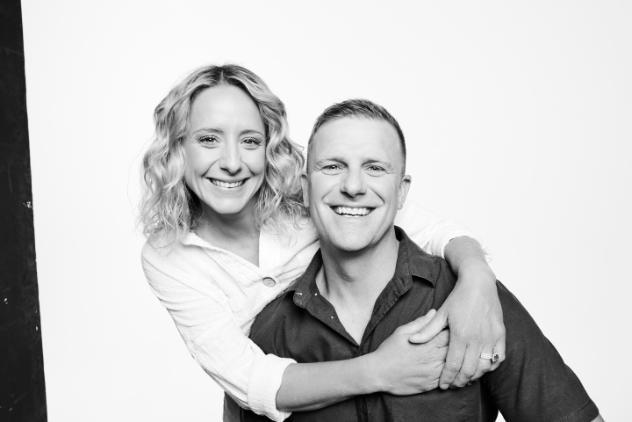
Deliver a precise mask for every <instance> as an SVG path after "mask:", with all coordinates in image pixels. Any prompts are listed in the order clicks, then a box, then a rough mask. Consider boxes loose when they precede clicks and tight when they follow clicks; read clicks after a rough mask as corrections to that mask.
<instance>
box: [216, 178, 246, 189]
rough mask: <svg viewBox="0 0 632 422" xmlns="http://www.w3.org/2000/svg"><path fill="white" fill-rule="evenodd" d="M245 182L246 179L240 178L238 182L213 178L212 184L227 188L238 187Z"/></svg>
mask: <svg viewBox="0 0 632 422" xmlns="http://www.w3.org/2000/svg"><path fill="white" fill-rule="evenodd" d="M244 182H245V180H240V181H238V182H224V181H222V180H217V179H211V183H212V184H214V185H215V186H219V187H220V188H225V189H233V188H238V187H239V186H241V185H243V184H244Z"/></svg>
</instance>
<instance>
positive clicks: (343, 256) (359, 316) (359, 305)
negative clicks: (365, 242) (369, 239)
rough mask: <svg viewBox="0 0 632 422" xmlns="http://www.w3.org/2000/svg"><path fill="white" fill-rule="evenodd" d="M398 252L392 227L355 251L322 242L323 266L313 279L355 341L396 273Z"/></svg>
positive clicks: (360, 335)
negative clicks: (366, 245) (369, 245)
mask: <svg viewBox="0 0 632 422" xmlns="http://www.w3.org/2000/svg"><path fill="white" fill-rule="evenodd" d="M398 251H399V242H398V241H397V238H396V237H395V230H394V229H391V230H389V232H388V233H387V234H386V235H385V236H384V238H382V239H381V241H380V242H379V243H378V244H377V245H375V246H373V247H371V248H367V249H364V250H362V251H358V252H353V253H351V252H346V251H341V250H339V249H336V248H333V247H331V245H327V244H321V254H322V257H323V268H322V269H321V271H320V272H319V274H318V277H317V278H316V283H317V285H318V289H319V290H320V292H321V294H322V295H323V296H324V297H325V298H326V299H327V300H329V302H331V304H332V305H333V306H334V308H335V309H336V313H337V314H338V317H339V318H340V321H341V323H342V325H343V326H344V327H345V329H346V330H347V332H348V333H349V334H350V335H351V336H352V337H353V338H354V339H355V340H356V342H358V343H360V340H361V339H362V334H363V333H364V329H365V328H366V325H367V324H368V322H369V320H370V319H371V313H372V311H373V307H374V305H375V301H376V300H377V298H378V296H379V295H380V293H381V292H382V290H384V287H385V286H386V285H387V284H388V282H389V281H390V280H391V278H392V277H393V274H394V273H395V267H396V265H397V254H398Z"/></svg>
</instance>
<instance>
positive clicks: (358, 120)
mask: <svg viewBox="0 0 632 422" xmlns="http://www.w3.org/2000/svg"><path fill="white" fill-rule="evenodd" d="M307 159H308V174H307V175H306V176H305V178H304V179H303V181H304V183H303V192H304V193H303V195H304V200H305V203H306V205H307V206H309V212H310V215H311V217H312V220H313V221H314V224H315V226H316V229H317V230H318V234H319V236H320V240H321V244H323V245H328V246H333V247H335V248H337V249H340V250H344V251H347V252H358V251H362V250H365V249H367V248H371V247H373V246H375V245H377V244H379V242H380V241H381V240H382V239H383V238H384V236H385V235H386V234H387V233H388V231H389V230H392V227H393V221H394V219H395V214H396V213H397V210H398V209H400V208H401V206H402V205H403V204H404V200H405V199H406V194H407V193H408V187H409V185H410V177H408V176H404V175H403V168H404V159H403V156H402V150H401V146H400V143H399V138H398V136H397V132H396V131H395V129H394V128H393V127H392V126H391V125H390V124H389V123H387V122H385V121H383V120H374V119H369V118H364V117H344V118H339V119H336V120H332V121H330V122H327V123H325V124H324V125H323V126H321V127H320V128H319V129H318V131H317V132H316V133H315V135H314V137H313V139H312V146H311V149H310V151H309V156H308V157H307Z"/></svg>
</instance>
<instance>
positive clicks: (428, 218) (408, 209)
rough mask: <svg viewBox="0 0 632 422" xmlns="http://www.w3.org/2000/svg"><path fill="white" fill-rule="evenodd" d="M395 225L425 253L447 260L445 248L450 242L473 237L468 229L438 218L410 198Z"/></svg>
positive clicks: (399, 213) (398, 215)
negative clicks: (456, 238) (458, 238)
mask: <svg viewBox="0 0 632 422" xmlns="http://www.w3.org/2000/svg"><path fill="white" fill-rule="evenodd" d="M395 224H396V225H397V226H400V227H401V228H402V229H404V231H405V232H406V234H407V235H408V236H409V237H410V238H411V239H412V240H413V241H415V243H416V244H417V245H419V247H421V248H422V249H423V250H424V251H425V252H427V253H429V254H431V255H436V256H440V257H442V258H445V256H444V252H445V247H446V246H447V245H448V243H450V240H452V239H454V238H455V237H460V236H468V237H473V236H472V234H471V233H470V232H469V231H468V230H467V229H466V228H464V227H462V226H459V225H458V224H456V223H454V222H452V221H449V220H446V219H442V218H439V217H437V216H436V215H434V214H433V213H431V212H429V211H427V210H425V209H423V208H422V207H421V206H420V205H419V204H417V203H416V202H415V201H413V200H411V199H410V198H409V199H407V200H406V203H405V205H404V207H403V208H402V209H401V210H400V211H399V212H398V213H397V217H396V218H395Z"/></svg>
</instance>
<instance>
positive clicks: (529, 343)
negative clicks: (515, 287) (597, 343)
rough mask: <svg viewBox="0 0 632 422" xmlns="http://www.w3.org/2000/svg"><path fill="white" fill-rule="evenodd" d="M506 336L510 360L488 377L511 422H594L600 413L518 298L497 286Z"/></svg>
mask: <svg viewBox="0 0 632 422" xmlns="http://www.w3.org/2000/svg"><path fill="white" fill-rule="evenodd" d="M498 295H499V298H500V302H501V305H502V308H503V316H504V321H505V328H506V332H507V350H506V354H507V356H506V359H505V361H504V362H503V363H502V364H501V365H500V366H499V367H498V369H496V370H495V371H493V372H491V373H489V374H487V375H485V376H484V377H483V386H484V387H485V388H486V389H487V391H488V392H489V394H490V395H491V398H492V400H493V401H494V403H495V405H496V406H497V407H498V409H499V410H500V412H501V413H502V414H503V417H504V418H505V419H506V420H507V422H522V421H541V422H546V421H564V422H575V421H578V422H579V421H582V422H583V421H592V420H593V419H594V418H596V417H597V416H598V414H599V411H598V409H597V407H596V406H595V404H594V403H593V402H592V400H591V399H590V398H589V397H588V394H587V393H586V391H585V390H584V387H583V386H582V384H581V382H580V381H579V379H578V378H577V376H576V375H575V374H574V373H573V371H572V370H571V369H570V368H569V367H568V366H566V364H565V363H564V361H563V360H562V358H561V356H560V355H559V353H558V352H557V350H555V347H553V345H552V344H551V342H549V341H548V340H547V338H546V337H545V336H544V334H542V332H541V331H540V329H539V328H538V326H537V325H536V323H535V321H533V318H531V316H530V315H529V313H528V312H527V311H526V309H525V308H524V307H523V306H522V305H521V304H520V302H519V301H518V299H516V297H515V296H514V295H513V294H511V292H509V290H507V288H505V286H503V285H502V284H501V283H498Z"/></svg>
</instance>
